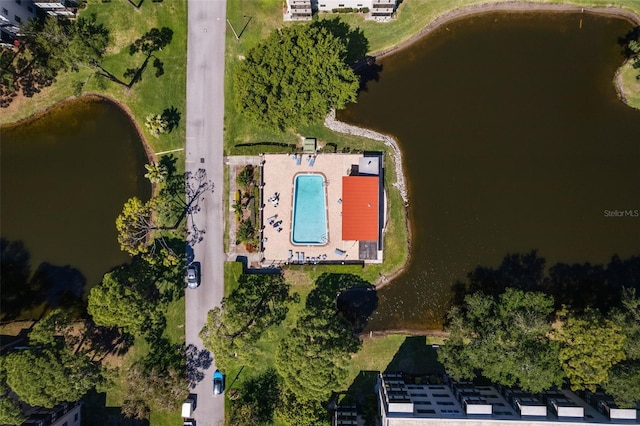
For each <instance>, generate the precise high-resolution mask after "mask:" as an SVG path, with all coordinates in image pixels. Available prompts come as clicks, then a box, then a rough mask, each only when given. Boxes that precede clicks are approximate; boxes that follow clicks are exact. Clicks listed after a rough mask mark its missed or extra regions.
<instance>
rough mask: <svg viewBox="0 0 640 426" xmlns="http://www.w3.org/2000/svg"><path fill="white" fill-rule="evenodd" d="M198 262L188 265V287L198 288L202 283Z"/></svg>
mask: <svg viewBox="0 0 640 426" xmlns="http://www.w3.org/2000/svg"><path fill="white" fill-rule="evenodd" d="M198 266H199V265H198V264H196V263H192V264H191V265H189V266H188V267H187V277H186V281H187V287H189V288H197V287H198V286H199V285H200V268H199V267H198Z"/></svg>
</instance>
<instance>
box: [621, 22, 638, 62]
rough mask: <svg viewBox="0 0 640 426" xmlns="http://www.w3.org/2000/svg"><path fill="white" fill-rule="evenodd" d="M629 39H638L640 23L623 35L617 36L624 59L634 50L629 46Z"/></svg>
mask: <svg viewBox="0 0 640 426" xmlns="http://www.w3.org/2000/svg"><path fill="white" fill-rule="evenodd" d="M631 41H640V25H638V26H636V27H633V28H632V29H631V30H630V31H629V32H628V33H626V34H625V35H624V36H622V37H618V45H620V47H622V54H623V55H624V57H625V58H626V59H629V58H630V57H632V56H633V55H634V54H635V52H633V51H632V50H631V49H630V48H629V42H631Z"/></svg>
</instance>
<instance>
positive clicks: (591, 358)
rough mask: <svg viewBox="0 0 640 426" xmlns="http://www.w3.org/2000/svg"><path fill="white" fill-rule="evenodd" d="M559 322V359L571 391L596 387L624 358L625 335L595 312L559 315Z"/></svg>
mask: <svg viewBox="0 0 640 426" xmlns="http://www.w3.org/2000/svg"><path fill="white" fill-rule="evenodd" d="M559 316H560V318H561V319H562V325H561V326H560V327H559V329H558V330H556V333H555V334H556V338H557V339H558V341H559V342H560V343H561V344H562V348H561V349H560V354H559V359H560V362H561V363H562V369H563V370H564V372H565V374H566V376H567V378H568V379H569V381H570V383H571V388H572V389H573V390H583V389H587V390H590V391H592V392H595V390H596V387H597V386H598V385H600V384H603V383H605V382H606V381H607V378H608V376H609V370H610V369H611V368H612V367H613V366H614V365H615V364H616V363H618V362H619V361H622V360H624V359H625V353H624V345H625V340H626V337H625V335H624V334H623V333H622V330H621V328H620V326H618V325H616V324H615V323H614V322H613V321H610V320H608V319H605V318H603V317H602V315H601V314H600V313H599V312H597V311H587V312H586V313H585V314H584V315H580V316H570V315H568V314H566V313H564V312H561V313H560V314H559Z"/></svg>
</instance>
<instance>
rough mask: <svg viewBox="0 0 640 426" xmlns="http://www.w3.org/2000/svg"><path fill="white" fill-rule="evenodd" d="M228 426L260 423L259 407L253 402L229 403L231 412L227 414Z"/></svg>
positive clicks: (226, 421)
mask: <svg viewBox="0 0 640 426" xmlns="http://www.w3.org/2000/svg"><path fill="white" fill-rule="evenodd" d="M224 424H225V425H226V426H255V425H259V424H260V421H259V420H258V408H257V407H256V406H255V405H254V404H251V403H240V402H238V401H232V402H231V403H230V404H229V412H228V414H227V415H226V416H225V421H224Z"/></svg>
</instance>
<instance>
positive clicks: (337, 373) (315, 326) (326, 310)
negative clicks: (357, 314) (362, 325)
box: [275, 274, 368, 403]
mask: <svg viewBox="0 0 640 426" xmlns="http://www.w3.org/2000/svg"><path fill="white" fill-rule="evenodd" d="M363 284H368V283H366V282H364V281H363V280H362V279H361V278H360V277H357V276H354V275H350V274H322V275H321V276H320V277H318V279H317V281H316V288H315V289H314V290H313V291H312V292H311V293H309V295H308V296H307V300H306V306H305V310H304V313H303V315H302V316H301V318H300V319H299V320H298V322H297V324H296V326H295V328H294V329H293V330H292V331H291V332H290V333H289V334H288V335H287V336H286V337H285V338H284V339H283V340H282V341H281V342H280V344H279V346H278V349H277V351H276V362H275V367H276V370H277V371H278V374H279V375H280V377H282V380H283V386H284V387H285V388H286V389H288V390H289V391H290V392H291V393H292V394H293V395H295V397H296V398H297V399H298V400H299V402H304V401H307V402H308V401H315V402H322V403H324V402H326V401H327V400H328V398H329V397H330V396H331V394H332V393H333V392H334V391H336V390H338V389H341V388H343V387H344V386H345V385H346V383H345V379H346V377H347V371H348V366H349V363H350V362H351V354H352V353H354V352H357V351H358V349H359V348H360V345H361V342H360V339H359V338H358V336H357V335H356V334H355V333H354V325H353V324H351V323H350V322H349V321H348V320H346V319H345V318H344V317H343V316H342V315H340V314H339V313H338V311H337V308H336V300H337V298H338V296H339V295H340V293H342V292H343V291H345V290H348V289H349V288H351V287H358V286H362V285H363Z"/></svg>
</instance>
